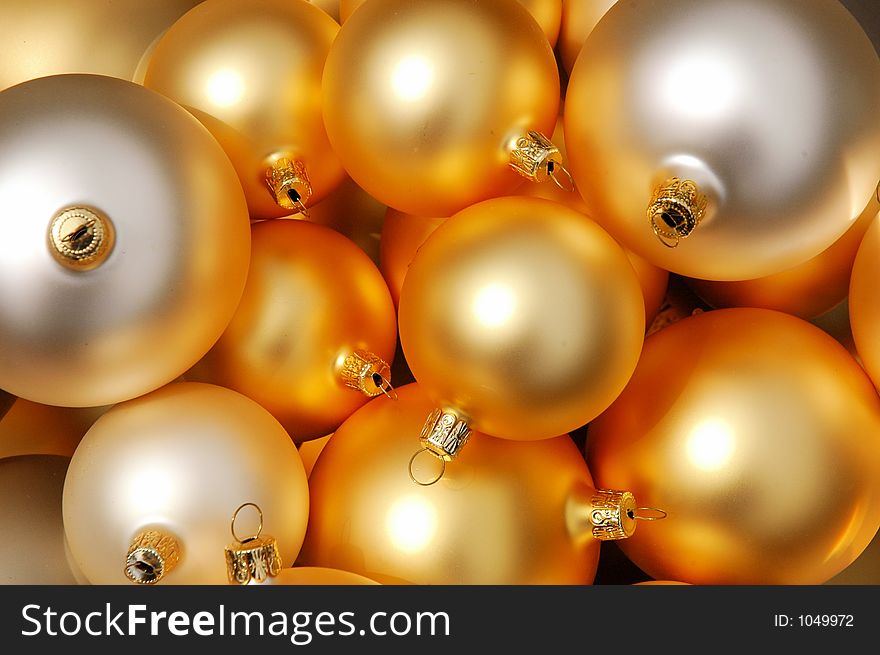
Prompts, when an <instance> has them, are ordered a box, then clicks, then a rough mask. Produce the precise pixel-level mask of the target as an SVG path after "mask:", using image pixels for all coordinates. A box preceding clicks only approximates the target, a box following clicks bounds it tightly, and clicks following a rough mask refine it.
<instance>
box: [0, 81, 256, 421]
mask: <svg viewBox="0 0 880 655" xmlns="http://www.w3.org/2000/svg"><path fill="white" fill-rule="evenodd" d="M84 154H87V156H84ZM82 206H86V207H93V208H95V209H98V210H99V211H100V212H101V213H102V214H103V215H105V216H107V217H110V220H112V222H113V228H114V231H115V234H116V238H115V241H116V243H115V245H114V246H113V249H112V251H111V252H110V253H109V255H108V256H107V258H106V260H105V261H103V263H101V265H100V266H99V267H97V268H95V269H94V270H91V271H86V272H82V271H74V270H69V269H67V268H65V267H63V266H60V265H59V263H58V262H57V261H56V260H55V259H54V258H53V255H52V250H53V248H52V246H51V245H50V242H49V239H48V238H47V231H48V230H49V226H50V223H51V221H52V220H53V217H55V216H56V215H58V213H59V212H60V211H61V210H63V209H66V208H70V207H82ZM0 229H2V232H3V235H4V239H5V240H6V242H7V243H10V244H13V243H14V244H16V247H14V248H12V247H10V248H8V249H7V250H6V251H5V253H4V255H3V257H2V258H0V387H2V388H4V389H6V390H8V391H9V392H11V393H13V394H15V395H17V396H20V397H22V398H27V399H29V400H33V401H36V402H40V403H45V404H52V405H65V406H80V407H91V406H98V405H106V404H111V403H114V402H118V401H121V400H125V399H128V398H132V397H135V396H139V395H141V394H144V393H147V392H148V391H151V390H153V389H155V388H157V387H159V386H161V385H163V384H166V383H168V382H170V381H171V380H173V379H175V378H176V377H178V376H179V375H180V374H181V373H183V372H184V371H186V370H187V369H188V368H189V367H190V366H192V365H193V364H194V363H195V362H196V361H197V360H198V359H199V358H200V357H201V356H202V355H204V353H205V352H207V350H208V349H209V348H210V347H211V345H212V344H213V343H214V342H215V341H216V340H217V338H218V337H219V336H220V334H221V333H222V332H223V330H224V328H225V327H226V324H227V323H228V322H229V319H230V318H231V317H232V314H233V312H234V310H235V307H236V305H237V303H238V301H239V298H240V297H241V291H242V289H243V288H244V282H245V277H246V275H247V267H248V255H249V252H250V250H249V243H250V231H249V222H248V216H247V208H246V205H245V201H244V197H243V195H242V192H241V187H240V186H239V184H238V180H237V178H236V175H235V171H234V170H233V168H232V166H231V165H230V164H229V160H228V159H227V157H226V156H225V155H224V154H223V151H222V149H221V148H220V147H219V146H218V145H217V142H216V141H215V140H214V139H212V138H211V135H210V134H209V133H208V132H207V131H206V130H205V129H204V128H203V127H202V126H201V125H199V123H198V121H196V120H195V119H193V117H192V116H190V115H189V114H188V113H187V112H186V111H184V110H183V109H181V108H180V107H179V106H177V105H175V104H174V103H172V102H171V101H169V100H168V99H167V98H163V97H162V96H160V95H159V94H157V93H154V92H152V91H149V90H148V89H144V88H143V87H140V86H137V85H135V84H132V83H130V82H125V81H122V80H117V79H113V78H110V77H102V76H98V75H60V76H54V77H46V78H41V79H38V80H33V81H30V82H25V83H24V84H20V85H18V86H16V87H14V88H11V89H7V90H6V91H3V93H2V94H0Z"/></svg>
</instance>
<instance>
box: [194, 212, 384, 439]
mask: <svg viewBox="0 0 880 655" xmlns="http://www.w3.org/2000/svg"><path fill="white" fill-rule="evenodd" d="M252 231H253V247H252V252H251V268H250V274H249V276H248V281H247V285H246V287H245V291H244V294H243V296H242V300H241V303H240V305H239V307H238V311H237V312H236V314H235V316H234V317H233V319H232V321H231V322H230V324H229V327H228V328H227V330H226V332H225V333H224V334H223V336H222V337H221V338H220V340H219V341H218V342H217V344H216V345H215V346H214V347H213V348H212V349H211V351H210V352H209V353H208V354H207V355H206V356H205V357H204V358H203V359H202V361H201V362H200V363H199V364H197V365H196V366H195V367H194V369H193V370H191V371H190V373H189V374H188V379H192V380H201V381H204V382H213V383H215V384H220V385H222V386H225V387H229V388H231V389H235V390H236V391H239V392H241V393H243V394H245V395H246V396H248V397H250V398H252V399H254V400H256V401H257V402H258V403H260V404H261V405H262V406H263V407H265V408H266V409H268V410H269V411H270V412H271V413H272V414H273V416H275V418H277V419H278V420H279V421H280V422H281V424H282V425H283V426H284V427H285V429H287V431H288V432H289V433H290V436H291V438H293V439H294V440H295V441H297V442H299V441H305V440H308V439H316V438H318V437H323V436H324V435H326V434H329V433H330V432H332V431H333V430H334V429H336V427H337V426H338V425H339V424H340V423H342V421H343V420H345V418H346V417H347V416H348V415H349V414H351V413H352V412H353V411H354V410H355V409H357V408H358V407H360V406H361V405H363V404H364V403H365V402H366V401H367V400H368V397H367V396H366V395H364V394H363V393H360V392H359V391H356V390H354V389H350V388H348V387H346V386H345V385H344V384H343V382H342V379H341V376H340V368H341V366H342V364H343V362H344V360H345V358H346V357H348V356H349V355H350V354H352V353H353V352H354V351H355V350H366V351H369V352H371V353H374V354H376V355H377V356H379V357H381V358H382V359H384V360H385V361H386V362H390V361H391V360H392V359H393V357H394V350H395V346H396V316H395V313H394V305H393V303H392V302H391V297H390V294H389V293H388V288H387V287H386V286H385V281H384V280H383V279H382V275H381V274H380V273H379V271H378V269H377V268H376V267H375V266H374V265H373V263H372V262H371V261H370V260H369V258H368V257H367V256H366V255H365V254H364V253H363V252H362V251H361V250H359V249H358V248H357V246H355V245H354V244H353V243H352V242H351V241H349V240H348V239H346V238H345V237H343V236H341V235H340V234H338V233H336V232H334V231H333V230H331V229H330V228H326V227H323V226H321V225H315V224H313V223H310V222H308V221H265V222H262V223H257V224H255V225H254V226H253V228H252Z"/></svg>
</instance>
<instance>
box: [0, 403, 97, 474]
mask: <svg viewBox="0 0 880 655" xmlns="http://www.w3.org/2000/svg"><path fill="white" fill-rule="evenodd" d="M108 409H110V406H109V405H105V406H103V407H55V406H53V405H41V404H39V403H32V402H31V401H29V400H25V399H24V398H19V399H18V400H16V401H15V403H14V404H13V405H12V408H11V409H10V410H9V412H8V413H7V414H6V416H4V417H3V418H2V420H0V459H2V458H3V457H13V456H15V455H61V456H63V457H72V456H73V451H75V450H76V446H77V444H78V443H79V442H80V439H82V438H83V436H84V435H85V433H86V432H88V430H89V428H90V427H92V424H93V423H94V422H95V421H97V420H98V418H99V417H100V416H101V415H102V414H104V413H105V412H106V411H107V410H108Z"/></svg>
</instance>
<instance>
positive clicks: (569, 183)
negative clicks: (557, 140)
mask: <svg viewBox="0 0 880 655" xmlns="http://www.w3.org/2000/svg"><path fill="white" fill-rule="evenodd" d="M510 167H511V168H512V169H513V170H514V171H516V172H517V173H518V174H519V175H521V176H522V177H524V178H526V179H527V180H530V181H532V182H546V181H547V180H551V179H552V180H553V182H554V183H555V184H556V186H558V187H559V188H560V189H563V190H565V191H574V180H573V179H572V177H571V174H570V173H569V172H568V170H567V169H566V168H565V165H564V164H563V163H562V153H561V152H560V151H559V148H557V147H556V146H555V145H553V142H552V141H550V139H548V138H547V137H546V136H544V135H543V134H541V133H540V132H535V131H531V132H529V133H528V134H527V135H526V136H521V137H520V138H518V139H517V140H516V146H515V147H514V148H513V149H512V150H511V152H510ZM560 173H561V174H563V175H564V176H565V177H564V178H563V179H562V180H560V178H559V177H558V175H559V174H560Z"/></svg>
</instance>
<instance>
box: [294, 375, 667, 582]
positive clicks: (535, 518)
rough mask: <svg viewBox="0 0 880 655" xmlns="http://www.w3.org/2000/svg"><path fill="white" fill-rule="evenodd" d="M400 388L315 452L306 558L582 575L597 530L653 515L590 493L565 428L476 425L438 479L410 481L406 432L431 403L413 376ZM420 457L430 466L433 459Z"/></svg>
mask: <svg viewBox="0 0 880 655" xmlns="http://www.w3.org/2000/svg"><path fill="white" fill-rule="evenodd" d="M399 394H400V398H399V400H398V401H397V402H394V401H392V400H389V399H387V398H384V397H382V398H377V399H375V400H373V401H370V403H368V404H367V405H365V406H364V407H362V408H361V409H359V410H358V411H357V412H355V413H354V414H353V415H352V416H351V417H350V418H349V419H348V420H347V421H346V422H345V423H344V424H343V425H342V426H341V427H340V428H339V429H338V430H337V431H336V433H335V434H334V435H333V436H332V437H331V438H330V441H329V443H328V444H327V446H326V447H325V449H324V451H323V452H322V453H321V456H320V458H319V459H318V462H317V464H316V465H315V468H314V470H313V471H312V476H311V478H310V480H309V485H310V491H311V496H312V503H313V505H312V513H311V516H310V520H309V529H308V534H307V538H306V543H305V544H304V546H303V551H302V554H301V556H300V561H301V563H303V564H305V565H309V566H326V567H333V568H339V569H343V570H345V571H351V572H352V573H357V574H359V575H364V576H366V577H368V578H370V579H372V580H376V581H377V582H380V583H383V584H399V583H414V584H589V583H591V582H592V581H593V577H594V576H595V573H596V563H597V560H598V556H599V541H598V539H597V538H596V537H598V536H600V535H602V536H611V534H612V533H614V536H615V537H624V536H626V535H629V534H632V531H633V530H634V529H635V524H636V521H637V518H636V517H639V518H642V513H643V512H645V513H646V516H648V517H649V518H650V516H649V515H648V513H647V510H644V509H640V508H637V507H635V504H634V503H632V505H629V504H627V505H622V504H621V503H622V502H624V499H626V502H628V501H629V499H630V498H631V496H630V495H628V494H625V493H618V492H612V491H597V490H596V489H595V488H594V485H593V483H592V480H591V478H590V473H589V471H588V470H587V467H586V465H585V464H584V460H583V458H582V457H581V455H580V453H579V452H578V449H577V447H576V446H575V445H574V443H573V442H572V441H571V439H570V438H569V437H568V436H567V435H566V436H560V437H558V438H554V439H547V440H544V441H533V442H512V441H509V440H505V439H495V438H493V437H489V436H486V435H483V434H480V433H476V432H474V433H472V434H471V441H470V443H469V445H468V447H467V448H466V449H464V450H463V451H462V453H461V455H460V457H459V458H458V459H457V460H456V465H455V466H454V467H450V468H449V471H448V473H447V474H446V476H445V477H444V478H443V480H441V481H440V482H439V483H437V484H435V485H433V486H419V485H417V484H414V483H413V481H412V480H411V479H410V477H409V476H408V475H407V462H408V461H409V460H410V458H411V456H412V443H413V434H414V433H418V431H419V429H420V426H421V424H422V422H423V421H424V417H425V415H426V414H427V413H428V412H430V410H431V407H432V404H433V403H432V401H431V399H430V398H429V397H428V396H427V394H425V392H424V391H423V390H422V389H420V388H419V386H418V385H406V386H404V387H401V388H400V389H399ZM419 466H420V467H422V468H423V469H425V470H423V471H422V473H428V472H429V471H428V470H427V469H431V468H435V467H436V460H433V459H432V458H430V457H427V458H425V461H421V462H419ZM615 499H617V500H616V501H615ZM621 512H622V513H621ZM630 512H632V516H630ZM644 530H645V531H648V528H647V527H646V528H645V529H644Z"/></svg>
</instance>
